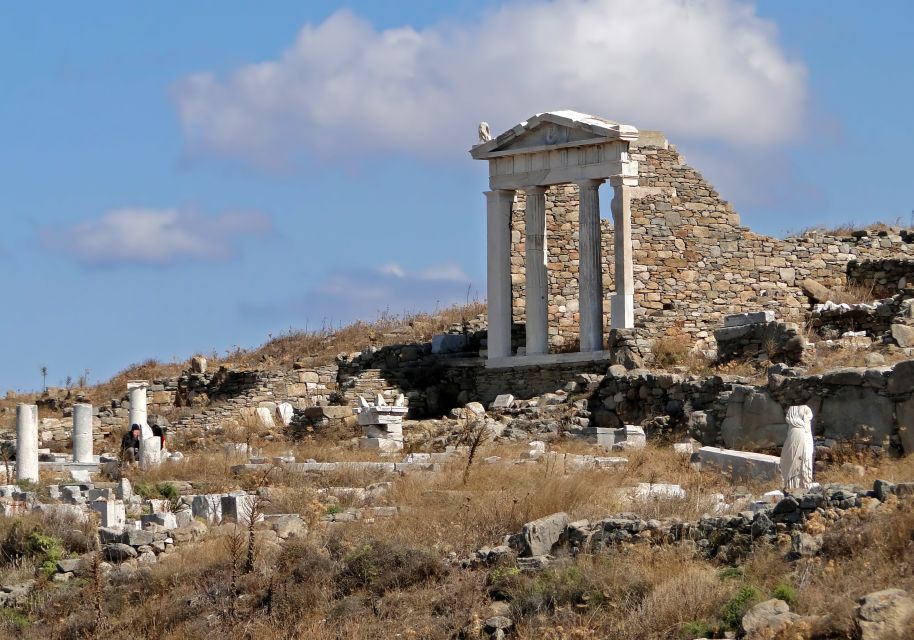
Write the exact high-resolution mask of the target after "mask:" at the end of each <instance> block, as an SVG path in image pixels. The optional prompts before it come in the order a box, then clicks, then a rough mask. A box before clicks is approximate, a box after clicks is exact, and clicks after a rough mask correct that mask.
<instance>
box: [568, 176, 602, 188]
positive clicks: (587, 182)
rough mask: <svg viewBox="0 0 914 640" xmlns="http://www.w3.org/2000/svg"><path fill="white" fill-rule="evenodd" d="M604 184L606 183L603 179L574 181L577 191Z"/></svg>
mask: <svg viewBox="0 0 914 640" xmlns="http://www.w3.org/2000/svg"><path fill="white" fill-rule="evenodd" d="M604 182H606V179H605V178H581V179H580V180H575V181H574V183H575V184H576V185H578V188H579V189H581V188H583V187H599V186H600V185H601V184H603V183H604Z"/></svg>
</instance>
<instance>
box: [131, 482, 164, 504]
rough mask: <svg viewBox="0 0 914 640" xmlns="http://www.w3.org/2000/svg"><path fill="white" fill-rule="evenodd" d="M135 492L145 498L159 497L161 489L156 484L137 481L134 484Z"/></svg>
mask: <svg viewBox="0 0 914 640" xmlns="http://www.w3.org/2000/svg"><path fill="white" fill-rule="evenodd" d="M133 492H134V493H135V494H136V495H138V496H140V497H141V498H143V499H144V500H149V499H150V498H158V497H159V490H158V489H157V488H156V487H155V485H152V484H150V483H148V482H143V481H140V482H137V483H136V484H135V485H133Z"/></svg>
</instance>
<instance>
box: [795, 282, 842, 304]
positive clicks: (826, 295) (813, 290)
mask: <svg viewBox="0 0 914 640" xmlns="http://www.w3.org/2000/svg"><path fill="white" fill-rule="evenodd" d="M800 287H801V288H802V289H803V291H804V292H805V293H806V295H807V296H809V297H810V298H812V299H813V300H815V301H816V302H822V303H824V302H828V300H829V299H830V298H833V297H834V295H833V294H832V292H831V289H829V288H828V287H826V286H825V285H823V284H821V283H819V282H816V281H815V280H813V279H812V278H806V279H805V280H803V281H801V282H800Z"/></svg>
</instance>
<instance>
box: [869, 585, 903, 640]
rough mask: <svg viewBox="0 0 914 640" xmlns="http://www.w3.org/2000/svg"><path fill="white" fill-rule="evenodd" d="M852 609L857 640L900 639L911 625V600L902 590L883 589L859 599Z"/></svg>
mask: <svg viewBox="0 0 914 640" xmlns="http://www.w3.org/2000/svg"><path fill="white" fill-rule="evenodd" d="M859 603H860V604H859V606H858V607H857V609H856V615H857V629H858V630H859V631H860V638H861V640H888V639H890V638H895V637H899V638H900V637H901V635H902V633H904V632H906V631H908V630H910V628H911V626H912V625H914V598H912V597H911V596H910V594H908V592H907V591H904V590H902V589H885V590H884V591H876V592H874V593H870V594H867V595H865V596H863V597H862V598H860V600H859Z"/></svg>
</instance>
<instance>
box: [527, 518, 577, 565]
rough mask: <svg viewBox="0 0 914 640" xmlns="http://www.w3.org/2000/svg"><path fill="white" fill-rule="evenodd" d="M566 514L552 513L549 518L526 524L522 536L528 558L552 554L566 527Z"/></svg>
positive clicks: (567, 520)
mask: <svg viewBox="0 0 914 640" xmlns="http://www.w3.org/2000/svg"><path fill="white" fill-rule="evenodd" d="M568 522H569V519H568V514H567V513H564V512H560V513H553V514H552V515H550V516H545V517H542V518H540V519H538V520H534V521H532V522H528V523H527V524H525V525H524V529H523V536H524V545H525V546H526V554H525V555H528V556H544V555H548V554H549V553H551V552H552V547H554V546H555V545H556V544H557V543H558V542H559V540H561V538H562V535H563V534H564V533H565V527H566V526H568Z"/></svg>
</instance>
